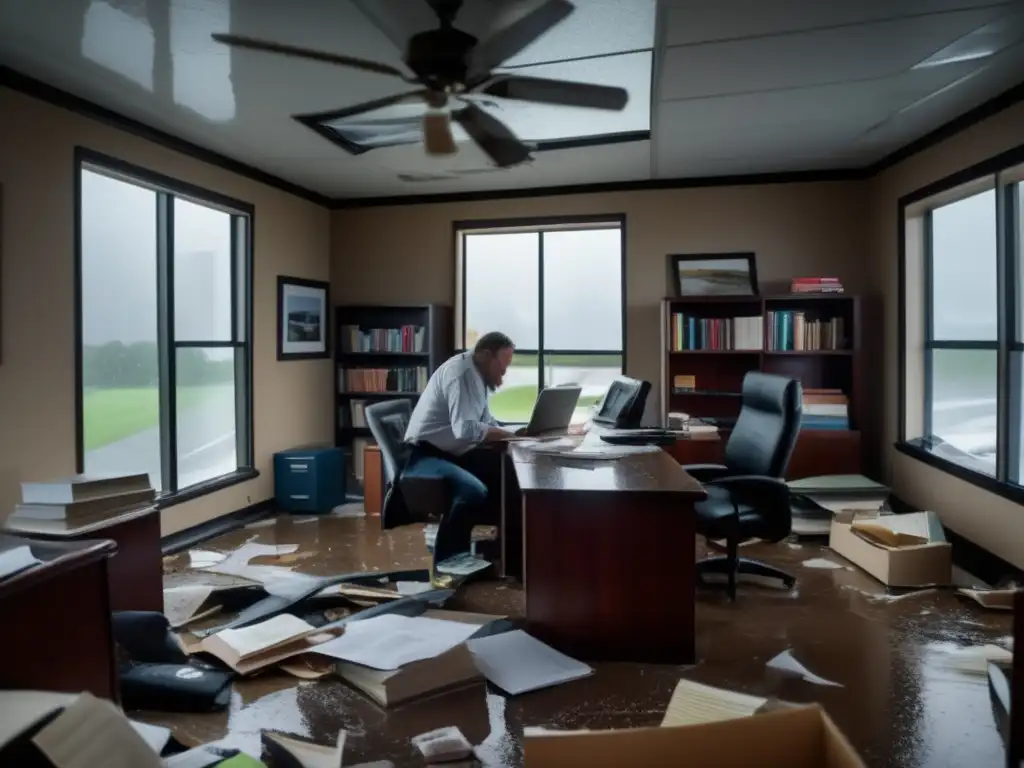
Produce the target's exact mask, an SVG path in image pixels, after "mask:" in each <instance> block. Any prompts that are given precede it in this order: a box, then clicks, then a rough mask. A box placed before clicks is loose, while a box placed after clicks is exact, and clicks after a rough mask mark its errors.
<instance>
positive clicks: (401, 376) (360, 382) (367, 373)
mask: <svg viewBox="0 0 1024 768" xmlns="http://www.w3.org/2000/svg"><path fill="white" fill-rule="evenodd" d="M429 377H430V373H429V370H428V368H427V366H425V365H417V366H403V367H397V368H338V391H339V392H366V393H370V394H372V393H374V392H407V393H408V394H410V395H415V394H417V393H419V392H422V391H423V389H424V388H425V387H426V386H427V379H428V378H429Z"/></svg>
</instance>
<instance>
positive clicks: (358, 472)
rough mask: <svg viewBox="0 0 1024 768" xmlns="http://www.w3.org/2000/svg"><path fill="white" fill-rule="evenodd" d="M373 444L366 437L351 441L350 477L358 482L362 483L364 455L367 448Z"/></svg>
mask: <svg viewBox="0 0 1024 768" xmlns="http://www.w3.org/2000/svg"><path fill="white" fill-rule="evenodd" d="M373 443H374V441H373V440H371V439H370V438H367V437H357V438H355V439H353V440H352V476H353V477H354V478H355V479H356V480H358V481H359V482H363V466H364V455H365V453H366V449H367V447H368V446H370V445H372V444H373Z"/></svg>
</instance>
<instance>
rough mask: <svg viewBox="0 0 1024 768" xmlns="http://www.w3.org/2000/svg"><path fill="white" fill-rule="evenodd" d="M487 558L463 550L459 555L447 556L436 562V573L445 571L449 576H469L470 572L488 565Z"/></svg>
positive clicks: (480, 569)
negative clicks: (482, 558) (483, 558)
mask: <svg viewBox="0 0 1024 768" xmlns="http://www.w3.org/2000/svg"><path fill="white" fill-rule="evenodd" d="M490 565H491V564H490V563H489V562H488V561H487V560H481V559H480V558H479V557H474V556H473V554H472V553H470V552H463V553H462V554H461V555H455V556H453V557H449V558H448V559H447V560H442V561H441V562H440V563H438V564H437V571H438V573H446V574H448V575H449V576H469V575H470V574H471V573H476V572H477V571H482V570H483V569H484V568H488V567H490Z"/></svg>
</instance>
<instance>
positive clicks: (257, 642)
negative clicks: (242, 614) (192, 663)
mask: <svg viewBox="0 0 1024 768" xmlns="http://www.w3.org/2000/svg"><path fill="white" fill-rule="evenodd" d="M336 635H337V632H336V631H334V630H318V629H317V628H316V627H313V626H312V625H311V624H308V623H306V622H305V621H303V620H302V619H299V618H296V617H295V616H292V615H291V614H289V613H282V614H279V615H277V616H275V617H273V618H272V619H267V620H266V621H262V622H260V623H259V624H252V625H250V626H248V627H242V628H241V629H225V630H222V631H220V632H218V633H217V634H215V635H210V636H209V637H207V638H205V639H204V640H203V641H202V643H201V644H200V650H202V651H205V652H206V653H209V654H210V655H212V656H216V657H217V658H218V659H220V660H221V661H223V662H224V663H225V664H227V665H228V666H229V667H231V668H232V669H233V670H235V671H236V672H238V673H239V674H240V675H248V674H252V673H254V672H258V671H259V670H261V669H265V668H267V667H269V666H273V665H274V664H277V663H278V662H281V661H284V660H285V659H289V658H291V657H293V656H298V655H299V654H302V653H306V652H308V651H309V650H311V649H312V648H314V647H316V646H317V645H319V644H320V643H323V642H325V641H327V640H331V639H332V638H334V637H335V636H336Z"/></svg>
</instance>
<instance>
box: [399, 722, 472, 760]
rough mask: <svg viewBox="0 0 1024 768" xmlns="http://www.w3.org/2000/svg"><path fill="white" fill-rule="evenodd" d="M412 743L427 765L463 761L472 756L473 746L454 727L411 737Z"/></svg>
mask: <svg viewBox="0 0 1024 768" xmlns="http://www.w3.org/2000/svg"><path fill="white" fill-rule="evenodd" d="M412 743H413V746H414V747H416V748H417V749H418V750H419V751H420V752H421V753H422V754H423V759H424V760H425V761H426V762H428V763H447V762H451V761H452V760H465V759H466V758H468V757H470V756H471V755H472V754H473V745H472V744H470V743H469V739H467V738H466V737H465V736H463V735H462V731H460V730H459V729H458V727H456V726H454V725H450V726H447V727H446V728H438V729H437V730H434V731H428V732H427V733H421V734H420V735H419V736H413V737H412Z"/></svg>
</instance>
